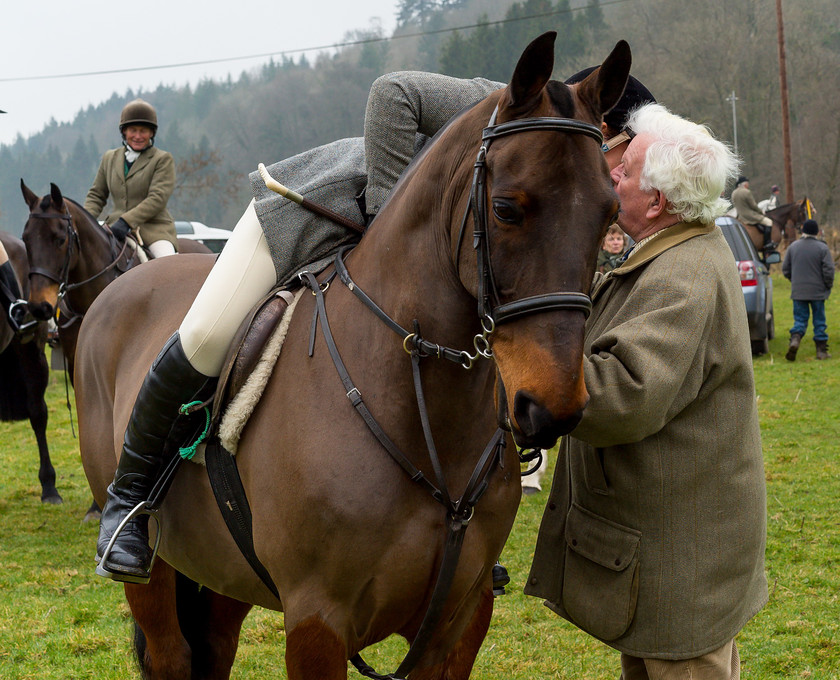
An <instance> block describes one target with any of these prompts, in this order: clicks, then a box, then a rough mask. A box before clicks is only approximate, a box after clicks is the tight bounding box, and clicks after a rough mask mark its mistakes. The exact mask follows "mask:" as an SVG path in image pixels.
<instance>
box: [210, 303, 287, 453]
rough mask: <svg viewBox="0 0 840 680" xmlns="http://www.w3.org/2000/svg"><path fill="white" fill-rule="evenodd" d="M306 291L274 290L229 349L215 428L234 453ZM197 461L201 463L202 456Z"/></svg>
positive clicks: (217, 395) (213, 417) (215, 410)
mask: <svg viewBox="0 0 840 680" xmlns="http://www.w3.org/2000/svg"><path fill="white" fill-rule="evenodd" d="M302 291H303V289H302V288H300V289H298V290H296V291H293V290H290V289H289V288H276V289H274V290H272V291H271V293H269V294H268V295H267V296H266V297H264V298H263V299H262V300H260V302H258V303H257V304H256V305H255V306H254V308H253V309H252V310H251V312H250V313H249V314H248V316H247V317H246V318H245V320H244V321H243V322H242V324H241V325H240V327H239V330H238V331H237V333H236V335H235V336H234V339H233V342H232V343H231V346H230V348H229V349H228V354H227V356H226V358H225V361H224V364H223V365H222V372H221V374H220V376H219V381H218V384H217V386H216V392H215V395H214V397H213V407H212V412H211V430H213V431H215V432H216V434H217V436H218V438H219V440H220V441H221V443H222V445H223V446H224V448H225V449H226V450H227V451H229V452H230V453H231V454H235V453H236V449H237V446H238V442H239V436H240V434H241V433H242V429H243V428H244V427H245V424H246V423H247V422H248V417H249V416H250V415H251V412H252V411H253V410H254V407H255V406H256V405H257V403H258V402H259V400H260V397H261V396H262V392H263V389H264V388H265V384H266V383H267V382H268V379H269V377H270V376H271V371H272V369H273V367H274V363H275V362H276V360H277V357H278V356H279V355H280V350H281V349H282V346H283V341H284V340H285V338H286V333H287V332H288V329H289V324H290V322H291V317H292V312H293V311H294V307H295V305H296V304H297V301H298V299H300V295H301V292H302ZM194 460H196V462H201V459H200V455H197V456H196V458H194Z"/></svg>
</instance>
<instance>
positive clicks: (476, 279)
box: [377, 33, 631, 447]
mask: <svg viewBox="0 0 840 680" xmlns="http://www.w3.org/2000/svg"><path fill="white" fill-rule="evenodd" d="M555 36H556V34H555V33H546V34H545V35H543V36H541V37H540V38H537V39H536V40H534V41H533V42H532V43H531V44H530V45H529V46H528V48H527V49H526V50H525V52H524V53H523V55H522V57H521V58H520V60H519V63H518V65H517V67H516V69H515V72H514V75H513V78H512V80H511V82H510V84H509V85H508V87H506V88H505V89H503V90H500V91H499V92H498V93H495V94H493V95H491V96H490V97H488V98H487V99H486V100H484V101H483V102H481V103H479V104H478V105H476V106H475V107H473V108H472V109H470V110H469V111H467V112H465V113H463V114H462V115H461V116H460V117H457V118H455V119H453V121H451V122H450V123H449V124H448V126H447V127H446V128H444V129H443V130H442V131H441V132H440V133H439V136H438V137H437V139H436V140H435V143H433V144H432V145H431V146H430V147H427V149H426V151H425V152H424V154H423V155H421V156H420V157H419V158H418V159H416V163H415V165H414V166H413V167H412V168H411V169H410V171H409V172H408V173H406V175H404V177H403V179H402V180H401V182H400V184H399V185H398V186H397V187H396V188H395V190H394V192H393V194H392V196H391V199H390V200H389V203H388V204H386V206H385V207H384V208H383V211H382V213H381V214H380V217H379V218H377V220H381V219H383V218H384V220H388V219H389V218H388V217H386V212H387V213H388V214H390V212H391V211H395V210H396V211H399V212H400V213H401V214H405V213H408V214H412V215H416V218H415V219H416V220H417V221H419V222H422V221H423V220H425V219H429V220H435V221H438V222H439V223H443V224H445V225H446V226H447V230H448V231H447V234H446V236H445V237H442V238H439V239H438V241H437V242H436V243H435V244H433V245H432V246H427V247H433V248H439V247H441V244H442V245H443V247H445V248H446V249H447V251H448V252H446V253H445V255H442V257H445V258H446V259H447V260H448V261H449V262H450V263H451V265H450V266H451V267H452V268H453V271H452V273H453V275H454V276H456V277H457V279H458V280H459V281H460V285H461V286H463V288H464V289H466V291H467V292H468V293H469V294H470V296H471V297H472V298H474V299H473V302H472V308H471V314H472V318H473V319H475V299H477V300H478V303H479V317H480V318H481V321H482V324H484V325H485V326H488V325H492V326H493V330H492V332H491V333H489V334H485V336H486V337H487V338H488V341H489V346H490V347H491V349H492V355H493V357H494V359H495V363H496V368H497V370H498V378H499V379H498V380H497V390H496V394H497V400H499V404H498V411H499V413H500V414H505V413H506V414H507V416H505V415H502V418H503V419H504V418H505V417H506V418H507V420H508V422H509V425H510V427H511V429H512V431H513V433H514V436H515V438H516V440H517V443H518V444H520V445H521V446H528V447H550V446H551V445H553V443H554V442H555V441H556V439H557V437H558V436H560V435H562V434H564V433H567V432H569V431H571V430H572V429H573V428H574V427H575V426H576V425H577V423H578V422H579V421H580V418H581V416H582V413H583V409H584V407H585V406H586V403H587V401H588V394H587V392H586V387H585V385H584V377H583V335H584V324H585V321H586V317H587V314H588V311H589V305H590V303H589V300H588V297H587V295H588V293H589V290H590V286H591V282H592V277H593V274H594V270H595V262H596V258H597V253H598V248H599V243H600V241H601V239H602V237H603V235H604V233H605V230H606V227H607V226H608V224H609V223H610V221H611V220H612V219H613V218H614V216H615V214H616V212H617V209H618V201H617V198H616V195H615V193H614V191H613V187H612V182H611V181H610V177H609V174H608V169H607V165H606V162H605V160H604V156H603V152H602V151H601V142H600V132H599V130H600V125H601V121H602V116H603V113H604V112H606V111H609V110H610V108H611V107H612V106H613V105H614V104H615V103H616V102H617V101H618V100H619V98H620V97H621V95H622V92H623V90H624V86H625V83H626V81H627V77H628V75H629V71H630V61H631V57H630V48H629V46H628V45H627V43H626V42H623V41H622V42H619V43H618V44H617V45H616V47H615V49H614V50H613V52H612V53H611V54H610V55H609V57H607V59H606V60H605V61H604V63H603V64H602V66H601V67H600V68H598V69H596V70H595V71H594V72H593V73H592V74H591V75H590V76H589V77H588V78H587V79H585V80H584V81H582V82H581V83H579V84H577V85H575V86H572V87H568V86H566V85H564V84H563V83H560V82H556V81H552V80H550V76H551V73H552V69H553V65H554V39H555ZM476 124H478V125H479V126H481V125H483V126H485V131H484V134H483V141H482V142H479V143H478V144H477V143H476V139H475V138H474V137H473V136H472V134H465V132H464V129H465V127H468V126H474V125H476ZM479 146H481V150H480V151H479V152H478V160H476V151H478V148H479ZM473 161H475V163H473ZM436 164H442V165H443V166H444V169H443V170H442V171H441V170H440V169H437V170H436V171H435V173H434V177H432V180H433V181H434V180H436V181H438V182H439V178H440V177H441V176H443V177H447V178H449V180H448V183H445V184H444V185H443V186H442V188H441V189H440V190H439V191H438V194H437V195H436V197H435V200H434V201H432V202H431V204H432V205H434V206H436V207H435V208H430V207H429V204H430V202H429V201H428V196H422V197H418V198H417V199H412V197H411V196H410V195H409V192H408V191H407V185H408V183H407V180H409V178H411V179H412V180H417V179H418V178H424V175H425V171H424V168H426V167H429V166H430V165H436ZM479 166H482V167H481V168H479ZM420 181H421V182H422V181H423V179H420ZM426 181H427V183H428V184H429V186H430V187H431V184H432V181H429V180H426ZM471 185H472V186H473V191H472V197H471V198H470V196H468V194H469V193H470V192H469V187H470V186H471ZM464 187H466V188H467V191H465V190H464ZM430 191H431V189H430ZM468 202H470V203H471V205H472V209H471V215H470V219H467V220H464V212H465V210H466V206H467V203H468ZM389 208H390V209H391V210H390V211H389ZM435 212H436V214H435ZM426 214H428V218H426V217H425V215H426ZM465 226H467V227H469V229H466V228H465ZM383 227H384V225H383ZM471 237H472V238H471ZM471 244H473V245H475V250H478V253H479V256H478V258H477V257H476V254H475V252H474V249H473V248H470V245H471ZM421 249H422V246H420V247H414V248H413V251H414V252H415V253H416V252H418V251H419V250H421ZM466 307H467V304H466V303H465V309H466Z"/></svg>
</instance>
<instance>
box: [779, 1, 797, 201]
mask: <svg viewBox="0 0 840 680" xmlns="http://www.w3.org/2000/svg"><path fill="white" fill-rule="evenodd" d="M776 20H777V23H778V27H779V86H780V87H779V89H780V91H781V94H782V145H783V147H784V151H785V202H786V203H793V201H794V190H793V162H792V160H791V153H790V107H789V105H788V86H787V62H786V58H785V25H784V20H783V19H782V0H776Z"/></svg>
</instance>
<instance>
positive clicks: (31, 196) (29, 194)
mask: <svg viewBox="0 0 840 680" xmlns="http://www.w3.org/2000/svg"><path fill="white" fill-rule="evenodd" d="M20 191H21V193H22V194H23V200H24V201H26V205H28V206H29V208H30V209H31V208H32V207H33V206H34V205H35V204H36V203H37V202H38V197H37V196H36V195H35V192H34V191H32V189H30V188H29V187H28V186H26V183H25V182H24V181H23V177H21V178H20Z"/></svg>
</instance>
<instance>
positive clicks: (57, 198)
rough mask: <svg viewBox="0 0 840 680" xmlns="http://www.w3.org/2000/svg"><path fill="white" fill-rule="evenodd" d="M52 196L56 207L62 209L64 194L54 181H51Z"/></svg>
mask: <svg viewBox="0 0 840 680" xmlns="http://www.w3.org/2000/svg"><path fill="white" fill-rule="evenodd" d="M50 198H51V199H52V204H53V205H54V206H55V207H56V208H58V209H61V208H63V207H64V196H62V195H61V189H59V188H58V186H57V185H55V184H53V183H52V182H50Z"/></svg>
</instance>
